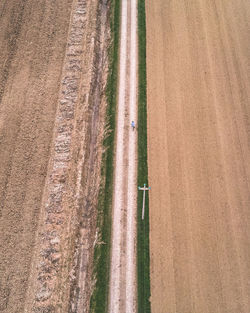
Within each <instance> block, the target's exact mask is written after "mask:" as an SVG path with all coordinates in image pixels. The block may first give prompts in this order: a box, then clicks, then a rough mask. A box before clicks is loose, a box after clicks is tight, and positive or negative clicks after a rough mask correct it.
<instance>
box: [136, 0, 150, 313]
mask: <svg viewBox="0 0 250 313" xmlns="http://www.w3.org/2000/svg"><path fill="white" fill-rule="evenodd" d="M138 62H139V67H138V79H139V82H138V178H137V180H138V186H143V184H144V183H145V184H147V185H148V163H147V80H146V12H145V0H138ZM145 200H146V201H145V217H144V220H143V221H142V219H141V208H142V191H138V200H137V203H138V212H137V213H138V222H137V281H138V313H149V312H151V305H150V267H149V266H150V259H149V258H150V255H149V202H148V192H147V193H146V199H145Z"/></svg>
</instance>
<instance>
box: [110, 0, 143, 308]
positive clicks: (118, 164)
mask: <svg viewBox="0 0 250 313" xmlns="http://www.w3.org/2000/svg"><path fill="white" fill-rule="evenodd" d="M136 93H137V1H136V0H129V1H127V0H123V1H122V12H121V42H120V68H119V98H118V110H117V111H118V116H117V134H116V157H115V179H114V197H113V199H114V200H113V224H112V252H111V270H110V297H109V312H111V313H115V312H119V313H121V312H128V313H130V312H131V313H132V312H136V290H137V288H136V208H137V206H136V195H137V192H136V177H137V176H136V173H137V156H136V153H137V149H136V147H137V132H136V130H132V128H131V126H130V124H131V122H132V121H135V124H137V121H136V120H137V102H136Z"/></svg>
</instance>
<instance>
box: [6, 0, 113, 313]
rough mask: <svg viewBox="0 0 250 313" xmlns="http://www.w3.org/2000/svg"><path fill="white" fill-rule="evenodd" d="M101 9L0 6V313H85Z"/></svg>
mask: <svg viewBox="0 0 250 313" xmlns="http://www.w3.org/2000/svg"><path fill="white" fill-rule="evenodd" d="M107 16H108V6H107V4H106V2H105V1H97V0H88V1H86V0H73V1H72V0H66V1H57V0H55V1H47V0H36V1H33V0H22V1H21V0H4V1H1V3H0V312H4V313H21V312H27V313H31V312H34V313H39V312H41V313H42V312H43V313H45V312H46V313H52V312H87V310H88V309H89V306H88V305H89V297H90V293H91V290H92V282H91V279H90V277H91V270H92V266H91V264H92V262H91V260H92V256H93V251H94V250H93V247H94V241H95V236H96V228H95V218H96V202H97V200H96V199H97V195H98V188H99V184H100V160H101V155H102V147H101V144H102V139H103V135H104V126H105V125H104V116H105V102H104V97H103V94H104V93H103V91H104V87H105V82H106V75H107V60H108V58H107V45H108V42H109V23H108V22H107Z"/></svg>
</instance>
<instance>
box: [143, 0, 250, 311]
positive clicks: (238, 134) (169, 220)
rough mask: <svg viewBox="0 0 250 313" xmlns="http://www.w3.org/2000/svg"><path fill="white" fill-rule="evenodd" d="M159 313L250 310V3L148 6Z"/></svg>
mask: <svg viewBox="0 0 250 313" xmlns="http://www.w3.org/2000/svg"><path fill="white" fill-rule="evenodd" d="M146 6H147V75H148V138H149V144H148V153H149V181H150V186H151V187H152V190H151V191H150V248H151V291H152V297H151V303H152V312H154V313H174V312H176V313H194V312H197V313H215V312H216V313H248V312H250V293H249V290H250V280H249V277H250V231H249V229H250V210H249V205H250V201H249V200H250V190H249V189H250V188H249V186H250V185H249V184H250V105H249V99H250V97H249V96H250V88H249V79H250V71H249V69H250V68H249V60H250V45H249V35H250V34H249V21H250V3H249V1H246V0H238V1H226V0H225V1H224V0H218V1H212V0H199V1H186V0H180V1H165V0H152V1H149V0H147V1H146Z"/></svg>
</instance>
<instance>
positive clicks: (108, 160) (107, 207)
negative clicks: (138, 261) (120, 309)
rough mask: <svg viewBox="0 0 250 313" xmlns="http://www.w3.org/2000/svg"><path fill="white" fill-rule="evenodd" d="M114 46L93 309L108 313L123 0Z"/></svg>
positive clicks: (113, 11)
mask: <svg viewBox="0 0 250 313" xmlns="http://www.w3.org/2000/svg"><path fill="white" fill-rule="evenodd" d="M110 6H111V7H110V29H111V45H110V49H109V64H110V68H109V76H108V82H107V88H106V97H107V104H108V106H107V120H106V123H107V125H108V129H109V133H108V136H107V137H106V138H105V139H104V142H103V145H104V148H105V152H104V154H103V158H102V172H101V175H102V181H103V183H102V186H101V188H100V193H99V199H98V217H97V227H98V229H99V238H98V239H99V242H101V244H97V245H96V246H95V252H94V275H95V278H96V284H95V288H94V291H93V294H92V297H91V300H90V312H92V313H105V312H108V291H109V284H108V282H109V266H110V249H111V238H110V237H111V224H112V223H111V221H112V217H111V213H112V193H113V154H114V139H115V121H116V97H117V80H118V79H117V77H118V51H119V32H120V0H110Z"/></svg>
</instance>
